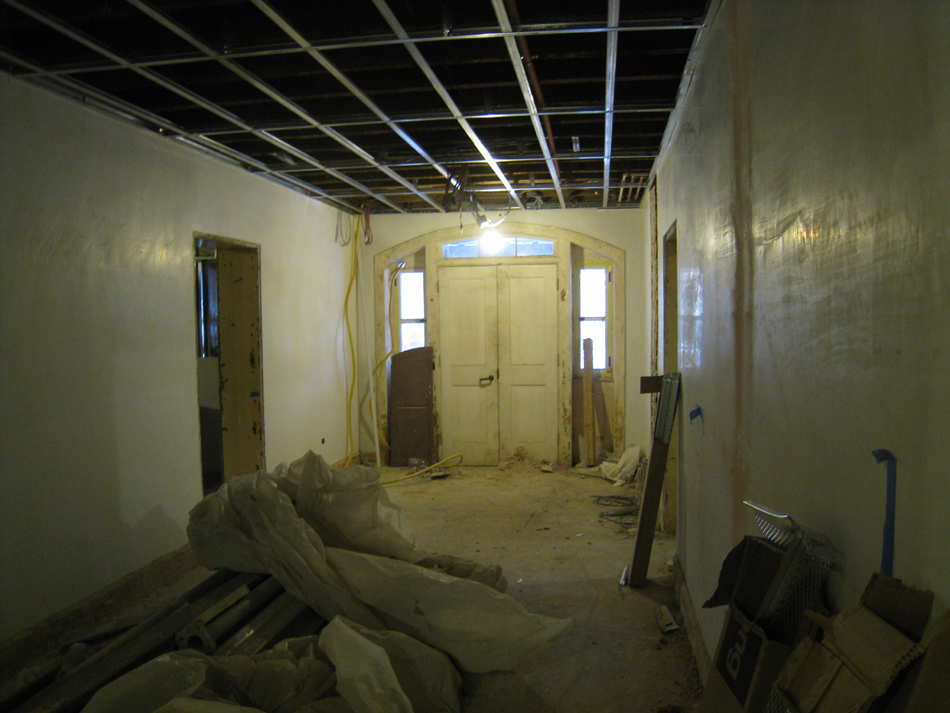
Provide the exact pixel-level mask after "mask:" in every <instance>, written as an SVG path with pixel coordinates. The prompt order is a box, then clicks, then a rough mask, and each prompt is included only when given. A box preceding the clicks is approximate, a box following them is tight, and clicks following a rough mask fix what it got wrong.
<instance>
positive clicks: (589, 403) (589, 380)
mask: <svg viewBox="0 0 950 713" xmlns="http://www.w3.org/2000/svg"><path fill="white" fill-rule="evenodd" d="M584 440H585V441H586V442H587V453H586V465H587V467H588V468H589V467H591V466H594V465H597V449H596V446H595V444H594V340H593V339H585V340H584Z"/></svg>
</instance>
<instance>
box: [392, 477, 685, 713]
mask: <svg viewBox="0 0 950 713" xmlns="http://www.w3.org/2000/svg"><path fill="white" fill-rule="evenodd" d="M450 472H451V475H450V476H449V477H448V478H444V479H438V480H431V479H429V478H428V477H427V475H426V474H422V475H420V476H418V477H417V478H415V479H409V480H404V481H402V482H398V483H394V484H392V485H389V486H387V491H388V493H389V495H390V497H391V498H392V500H393V501H394V502H395V503H396V504H397V505H399V506H400V507H401V508H402V509H403V511H404V513H405V515H406V519H407V521H408V523H409V526H410V528H411V529H412V530H413V532H414V534H415V536H416V543H417V545H418V546H419V547H421V548H422V549H424V550H427V551H429V552H432V553H447V554H452V555H457V556H460V557H467V558H470V559H473V560H475V561H476V562H480V563H482V564H487V565H490V564H500V565H501V566H502V568H503V569H504V572H505V575H506V577H507V579H508V593H509V594H511V595H512V596H513V597H514V598H515V599H517V600H518V601H520V602H521V603H522V604H524V605H525V606H526V607H527V608H528V609H529V610H530V611H532V612H535V613H538V614H545V615H548V616H555V617H566V616H570V617H573V619H574V626H573V627H572V628H571V629H570V630H569V631H568V632H567V633H565V634H563V635H562V636H560V637H559V638H557V639H555V640H554V641H553V642H550V643H549V644H547V645H546V646H545V647H544V648H542V649H541V650H540V651H538V652H537V653H536V654H535V655H533V656H531V657H529V658H528V659H527V660H526V661H524V662H523V663H522V664H520V665H519V666H518V667H517V668H516V669H515V671H513V672H511V673H493V674H485V675H479V676H469V677H467V679H466V681H465V684H464V690H463V710H464V711H466V713H497V712H498V711H518V712H519V713H567V712H568V711H570V712H571V713H583V712H584V711H597V712H598V713H613V712H615V711H616V712H617V713H619V712H620V711H623V712H624V713H641V712H642V713H659V712H660V711H666V712H667V713H669V712H671V711H687V710H690V709H691V708H692V707H693V705H694V703H695V702H696V701H697V700H698V699H699V697H700V694H701V684H700V681H699V675H698V673H697V670H696V666H695V662H694V659H693V654H692V651H691V649H690V646H689V641H688V640H687V636H686V632H685V630H684V629H682V628H680V629H679V630H677V631H674V632H672V633H669V634H663V633H661V631H660V628H659V625H658V624H657V618H656V617H657V609H658V607H659V606H661V605H666V606H668V607H669V608H670V609H671V610H673V611H674V613H675V606H674V602H673V591H672V588H671V585H672V572H671V567H670V561H671V558H672V556H673V554H674V552H675V540H674V539H673V538H671V537H667V536H663V535H658V536H657V539H656V541H655V544H654V549H653V557H652V558H651V563H650V583H649V585H648V586H647V587H646V588H644V589H641V590H635V589H630V588H628V587H621V586H620V584H619V581H620V577H621V574H622V572H623V569H624V567H626V566H628V565H629V564H630V561H631V559H632V556H633V541H634V532H635V530H634V529H633V527H632V526H624V525H623V524H620V523H615V522H610V521H607V520H603V519H600V518H599V517H598V516H599V514H600V513H601V512H602V511H603V510H604V509H605V508H604V507H603V506H601V505H598V504H597V502H596V501H595V500H594V498H593V497H592V496H604V495H606V496H611V495H632V494H633V491H632V489H628V488H618V487H614V486H613V485H612V484H611V483H610V482H608V481H606V480H603V479H600V478H596V477H582V476H579V475H577V474H573V473H571V472H570V471H566V472H557V471H556V472H553V473H543V472H541V471H540V469H539V468H538V467H537V466H536V465H535V464H532V463H530V462H518V461H514V462H511V463H507V464H503V466H502V467H501V468H474V467H461V468H452V469H450ZM405 473H407V471H406V470H405V469H390V468H384V469H383V473H382V480H383V481H384V482H385V481H386V480H390V479H394V478H397V477H400V476H401V475H404V474H405ZM680 623H682V622H680Z"/></svg>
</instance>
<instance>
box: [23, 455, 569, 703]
mask: <svg viewBox="0 0 950 713" xmlns="http://www.w3.org/2000/svg"><path fill="white" fill-rule="evenodd" d="M188 536H189V540H190V542H191V547H192V549H193V551H194V554H195V558H196V559H197V561H198V562H199V564H201V565H203V566H205V567H208V568H211V569H216V570H219V572H217V573H216V574H215V575H213V576H212V577H211V578H209V580H208V581H207V582H206V583H203V585H200V586H199V587H198V588H196V590H195V591H193V592H191V593H189V594H188V595H185V596H184V597H183V598H182V601H179V602H175V603H172V604H170V605H169V606H168V607H166V610H164V611H163V612H161V613H159V615H156V616H155V617H152V619H153V621H150V622H148V623H147V624H144V625H142V626H140V627H137V629H141V630H142V631H139V632H138V634H137V635H135V636H132V637H131V638H130V642H126V649H127V648H128V646H127V644H128V643H131V644H134V645H136V646H137V648H136V650H135V651H134V652H130V651H128V650H125V652H124V653H123V654H122V656H120V657H117V656H116V655H115V652H111V653H109V652H106V655H104V656H103V657H102V658H101V659H100V660H99V661H97V662H95V663H93V664H92V665H90V666H88V667H86V669H85V672H80V675H83V680H82V681H80V680H79V679H78V678H74V679H72V681H73V683H72V689H73V690H72V691H71V693H70V695H71V700H72V701H77V700H78V701H80V704H81V703H84V702H85V701H86V700H88V694H91V693H92V692H93V691H98V692H96V693H95V695H94V696H92V698H91V700H89V702H88V704H87V705H86V706H85V708H83V709H82V710H83V711H84V713H111V712H112V711H116V712H118V711H130V710H135V711H161V712H162V713H172V712H179V711H180V712H188V713H192V712H193V713H239V712H240V713H251V712H253V711H265V712H268V713H269V712H271V711H273V712H274V713H293V712H299V713H323V712H327V713H340V712H353V713H361V712H364V711H365V712H367V713H368V712H369V711H374V712H375V711H399V712H410V711H415V712H416V713H421V712H431V713H435V712H436V711H458V710H459V699H458V688H459V685H460V682H461V676H460V673H459V671H462V672H471V673H483V672H488V671H496V670H510V669H511V668H513V667H514V666H515V665H516V664H517V663H518V662H519V661H520V660H521V659H523V658H524V657H526V656H528V655H529V654H530V653H531V652H532V651H533V650H535V649H536V648H537V647H538V646H540V645H541V644H543V643H545V642H546V641H548V640H550V639H551V638H553V637H555V636H557V635H558V634H559V633H561V632H562V631H564V630H565V629H566V628H568V627H569V626H570V623H571V621H570V619H553V618H549V617H544V616H540V615H536V614H531V613H529V612H528V611H526V610H525V609H524V608H523V607H522V606H521V605H520V604H518V603H517V602H516V601H515V600H513V599H511V598H510V597H508V596H507V595H506V594H504V589H505V587H506V582H505V579H504V577H503V576H502V574H501V570H500V568H498V567H497V566H495V567H484V566H481V565H478V564H475V563H473V562H469V561H467V560H462V559H460V558H456V557H451V556H433V555H429V554H427V553H425V552H423V551H421V550H420V549H418V548H416V547H415V545H414V543H413V539H412V536H411V534H410V533H409V530H408V528H407V527H406V525H405V523H404V522H403V520H402V515H401V512H400V511H399V509H398V508H397V507H396V506H395V505H393V503H392V502H391V501H390V500H389V498H388V496H387V495H386V492H385V490H384V489H383V488H382V487H381V486H380V484H379V472H378V471H377V470H375V469H373V468H367V467H354V468H333V467H330V466H329V465H328V464H327V463H326V462H325V461H324V460H323V458H322V457H320V456H318V455H316V454H314V453H313V452H309V453H307V454H306V455H305V456H303V457H302V458H300V459H299V460H297V461H295V462H294V463H291V464H290V465H281V466H280V467H278V469H277V470H276V471H275V472H273V473H265V472H260V473H257V474H253V475H246V476H242V477H239V478H234V479H232V480H231V481H229V482H228V483H227V484H225V485H224V486H222V487H221V489H220V490H219V491H218V492H216V493H213V494H211V495H209V496H207V497H206V498H204V499H203V500H202V501H201V502H200V503H198V505H197V506H195V508H194V509H193V510H192V512H191V517H190V522H189V526H188ZM235 572H237V573H239V574H235ZM159 629H160V630H161V631H159ZM288 635H289V637H290V638H286V637H288ZM145 639H147V640H148V644H147V645H146V643H145ZM171 639H174V640H177V643H178V646H179V647H180V648H183V650H181V651H169V650H168V648H166V649H165V651H164V652H162V651H161V650H156V647H159V646H161V645H167V643H163V644H160V643H159V641H161V642H169V641H170V640H171ZM137 640H140V641H139V643H138V644H136V643H135V642H136V641H137ZM118 648H119V649H120V650H121V649H122V648H123V647H122V646H119V647H118ZM169 648H170V647H169ZM133 654H134V655H133ZM156 654H159V655H157V656H156ZM120 658H121V660H122V661H124V662H126V663H128V662H130V661H134V664H139V663H142V662H143V661H147V663H145V664H144V665H141V666H139V667H138V668H135V669H134V670H132V671H130V672H128V673H125V675H123V676H121V677H119V678H115V676H116V675H118V674H119V673H122V672H123V671H126V670H128V668H129V666H125V667H124V668H122V667H121V666H120V665H119V659H120ZM110 661H111V663H110ZM116 669H118V670H116ZM110 672H111V673H110ZM112 679H115V680H112ZM70 680H71V679H70V678H66V679H62V681H61V682H59V683H62V682H65V681H70ZM109 681H111V683H109ZM107 683H108V685H105V684H107ZM56 688H57V686H52V687H50V689H47V690H46V691H44V692H42V694H41V695H40V696H38V697H35V698H34V699H31V700H30V701H27V703H25V704H24V705H23V706H21V707H20V708H19V709H17V710H18V712H19V711H24V712H25V711H58V712H60V713H62V712H64V711H67V710H78V708H75V707H74V708H70V705H71V704H69V705H62V704H61V703H62V700H64V696H63V695H62V694H61V693H57V692H56V691H55V690H53V691H52V693H51V692H50V691H51V689H56ZM77 688H80V689H83V691H85V695H84V696H83V695H80V696H78V697H77V696H76V695H75V693H76V689H77ZM44 696H45V698H44ZM38 699H39V700H38Z"/></svg>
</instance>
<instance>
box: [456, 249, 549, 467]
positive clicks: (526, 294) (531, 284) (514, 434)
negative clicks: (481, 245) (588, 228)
mask: <svg viewBox="0 0 950 713" xmlns="http://www.w3.org/2000/svg"><path fill="white" fill-rule="evenodd" d="M438 280H439V298H438V299H439V331H440V337H439V345H440V365H441V369H440V371H441V406H440V412H441V413H440V418H441V424H442V453H443V454H444V455H445V456H448V455H452V454H455V453H461V454H462V455H463V456H464V462H465V463H466V464H468V465H495V464H497V463H499V462H501V461H504V460H507V459H509V458H511V457H519V456H520V457H529V458H531V459H534V460H547V461H549V462H551V463H554V462H557V455H558V427H557V423H558V421H557V404H558V392H557V367H558V353H557V347H558V340H557V305H558V302H557V270H556V266H555V265H478V266H470V267H440V268H439V277H438Z"/></svg>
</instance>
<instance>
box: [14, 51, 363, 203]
mask: <svg viewBox="0 0 950 713" xmlns="http://www.w3.org/2000/svg"><path fill="white" fill-rule="evenodd" d="M0 57H2V58H3V59H5V60H7V61H9V62H12V63H14V64H18V65H20V66H22V67H27V68H32V67H35V66H36V65H33V64H32V63H30V62H27V61H26V60H24V59H22V58H20V57H14V56H13V55H10V54H8V53H7V52H3V51H0ZM34 81H36V83H37V84H40V85H41V86H44V87H47V88H48V89H50V90H53V91H55V92H57V93H59V94H62V95H64V96H67V97H70V98H72V99H75V100H78V101H81V102H82V103H84V104H86V105H87V106H92V107H94V108H96V109H99V110H101V111H104V112H107V113H109V114H112V115H114V116H118V117H120V118H121V119H123V120H125V121H128V122H131V123H135V124H138V125H140V126H145V127H147V128H156V129H158V131H159V132H160V133H162V134H167V135H169V136H170V137H171V138H172V139H174V140H179V141H181V142H183V143H185V144H187V145H188V146H189V147H190V148H192V149H194V150H197V151H201V152H202V153H205V154H208V155H210V156H213V157H214V158H216V159H218V160H223V161H226V162H227V163H230V164H232V165H236V166H241V167H242V168H245V169H248V170H250V169H254V170H255V171H256V172H258V173H261V174H262V175H263V176H264V177H265V178H269V179H271V180H273V181H275V182H277V183H280V184H281V185H283V186H285V187H290V188H293V189H295V190H299V191H302V192H304V193H306V194H307V195H309V196H311V197H316V198H319V199H321V200H323V201H325V202H327V203H331V204H332V205H333V206H334V207H336V208H340V209H341V210H344V211H346V212H348V213H356V212H357V209H356V208H354V206H352V205H350V204H349V203H347V202H346V200H345V199H344V198H342V197H337V196H332V195H330V194H329V193H327V192H326V191H324V190H323V189H322V188H319V187H317V186H314V185H313V184H312V183H307V182H306V181H301V180H300V179H298V178H295V177H294V176H291V175H287V174H286V173H284V172H282V171H275V170H273V169H272V168H270V167H269V166H267V165H266V164H264V163H262V162H260V161H258V160H257V159H254V158H251V157H250V156H247V155H246V154H243V153H241V152H239V151H235V150H234V149H232V148H230V147H228V146H224V145H223V144H220V143H218V142H216V141H214V140H212V139H209V138H208V137H206V136H202V135H200V134H193V133H190V132H188V131H187V130H185V129H183V128H182V127H180V126H178V125H177V124H175V123H173V122H170V121H168V120H167V119H165V118H163V117H160V116H158V115H156V114H153V113H151V112H148V111H146V110H144V109H142V108H140V107H137V106H134V105H132V104H129V103H128V102H124V101H122V100H121V99H117V98H116V97H113V96H111V95H109V94H106V93H104V92H101V91H100V90H98V89H95V88H94V87H90V86H89V85H87V84H83V83H82V82H79V81H77V80H75V79H69V78H65V77H41V78H38V79H35V80H34Z"/></svg>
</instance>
